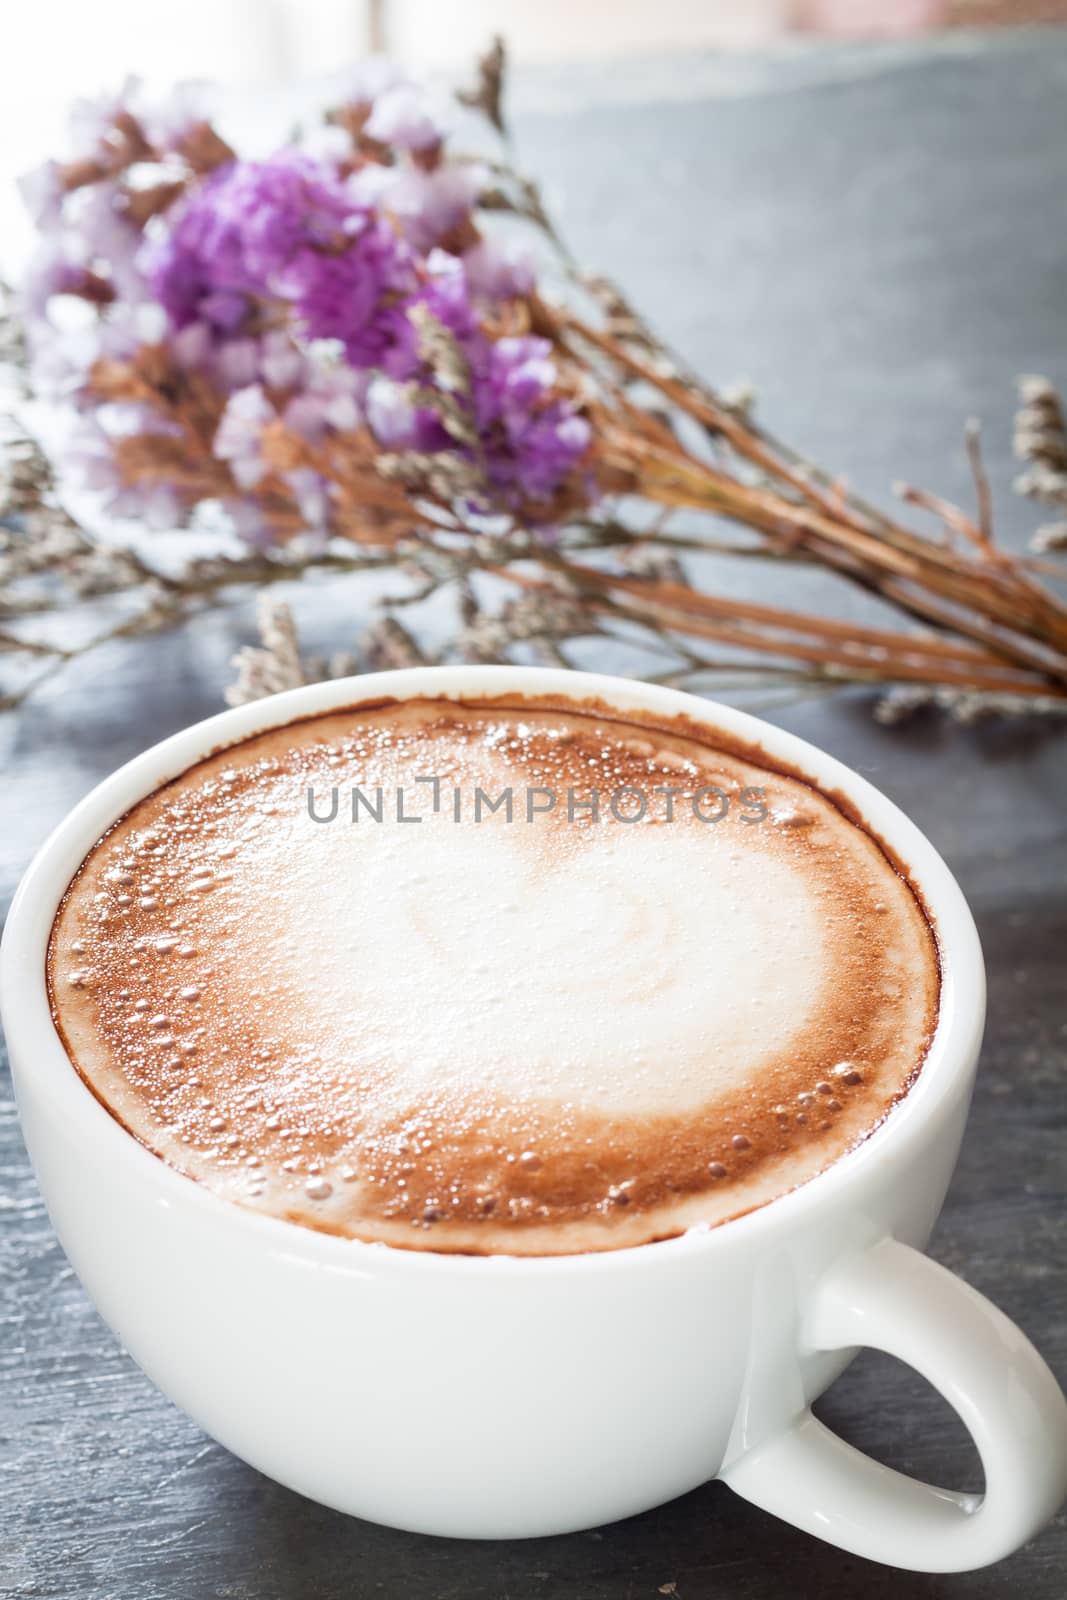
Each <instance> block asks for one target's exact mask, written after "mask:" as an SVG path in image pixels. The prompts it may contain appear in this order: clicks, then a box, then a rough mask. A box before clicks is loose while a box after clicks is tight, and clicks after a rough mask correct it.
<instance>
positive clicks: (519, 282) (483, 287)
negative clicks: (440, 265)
mask: <svg viewBox="0 0 1067 1600" xmlns="http://www.w3.org/2000/svg"><path fill="white" fill-rule="evenodd" d="M463 267H464V271H465V272H466V274H467V283H468V285H469V287H470V292H471V294H472V295H474V296H475V297H476V298H477V299H480V300H485V301H488V302H489V303H490V304H491V303H492V302H493V301H496V300H513V299H517V298H519V297H520V296H522V295H527V294H530V293H531V291H532V290H533V287H534V284H535V283H536V281H537V277H536V273H535V271H534V265H533V260H532V258H531V256H530V254H529V252H528V251H525V250H521V249H518V248H516V247H514V246H508V245H503V244H500V243H498V242H497V241H496V240H495V239H482V240H481V241H480V242H479V243H478V244H476V245H473V246H472V247H471V249H470V250H465V251H464V252H463Z"/></svg>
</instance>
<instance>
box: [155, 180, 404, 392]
mask: <svg viewBox="0 0 1067 1600" xmlns="http://www.w3.org/2000/svg"><path fill="white" fill-rule="evenodd" d="M144 266H145V269H146V271H147V272H148V275H149V277H150V279H151V283H152V287H153V290H154V292H155V294H156V295H157V297H158V298H159V300H160V302H161V304H162V305H163V306H164V307H165V308H166V311H167V314H168V316H169V317H170V319H171V322H172V324H173V326H174V327H175V328H176V329H178V330H181V329H182V328H185V327H186V326H188V324H189V323H191V322H196V321H201V322H206V323H207V324H208V325H209V326H210V327H212V328H213V329H214V330H215V331H216V333H217V335H218V336H223V337H225V336H228V335H230V334H232V333H234V332H235V331H237V330H238V329H240V328H241V327H242V325H244V324H245V323H246V322H248V321H250V320H251V318H252V314H253V312H254V311H255V309H256V308H257V307H261V306H263V305H264V303H265V304H266V307H267V309H268V311H269V307H270V304H271V302H275V303H276V302H282V303H284V304H288V305H289V306H290V307H291V308H292V310H293V312H294V313H295V316H296V318H297V321H298V323H299V325H300V326H301V327H302V329H303V331H304V332H305V333H306V335H307V336H308V337H310V338H312V339H336V340H338V341H339V342H340V344H341V345H342V346H343V347H344V351H345V355H346V357H347V359H348V361H349V362H350V363H351V365H352V366H355V367H375V366H381V365H388V363H389V361H390V357H391V355H392V352H393V350H394V347H395V346H397V344H398V343H399V344H406V343H407V342H408V334H407V327H406V321H407V319H406V317H405V314H404V309H403V302H404V299H405V297H406V296H408V295H410V294H411V293H412V292H413V290H414V288H415V287H416V281H417V280H416V276H415V270H414V264H413V261H412V258H411V255H410V252H408V251H407V250H406V249H405V247H404V246H403V245H402V244H401V242H400V241H399V240H398V239H397V237H396V235H395V234H394V232H393V230H392V229H391V228H390V227H389V226H388V224H387V223H385V222H384V221H382V219H381V218H380V217H378V216H376V215H375V213H374V212H373V211H371V210H369V209H368V208H365V207H360V206H359V205H357V204H355V203H354V202H353V200H352V198H351V196H350V195H349V194H348V193H346V191H345V188H344V186H343V184H341V183H340V182H339V181H338V180H337V179H336V178H335V177H334V176H333V175H332V173H330V172H329V171H327V170H324V169H323V168H322V167H321V166H319V165H318V164H316V163H315V162H312V161H310V160H308V159H307V158H306V157H305V156H302V155H300V154H299V153H298V152H294V151H283V152H282V153H281V154H280V155H277V156H274V157H273V158H272V159H271V160H270V161H264V162H241V161H235V162H231V163H229V164H228V165H227V166H225V167H222V168H220V169H219V171H218V172H216V173H214V174H213V175H212V176H211V177H209V178H208V179H207V180H206V181H205V182H204V183H203V184H201V186H200V188H199V189H198V190H197V191H196V192H195V193H194V194H193V195H192V196H191V197H190V198H189V199H188V200H187V201H186V202H185V203H184V204H183V205H182V206H181V208H180V211H179V213H178V215H177V217H176V219H175V221H174V223H173V225H172V226H171V227H170V229H169V230H168V231H167V233H166V234H165V235H164V236H163V237H162V238H161V239H159V240H158V241H155V242H153V243H151V244H150V245H148V246H147V247H146V251H145V257H144Z"/></svg>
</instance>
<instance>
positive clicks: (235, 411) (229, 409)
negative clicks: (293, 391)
mask: <svg viewBox="0 0 1067 1600" xmlns="http://www.w3.org/2000/svg"><path fill="white" fill-rule="evenodd" d="M276 415H277V413H276V412H275V410H274V407H273V406H272V405H271V403H270V401H269V400H268V399H267V397H266V395H265V394H264V393H263V390H262V389H261V388H260V387H259V385H258V384H251V385H250V386H249V387H248V388H247V389H238V391H237V393H236V394H233V395H231V396H230V399H229V401H228V403H227V405H226V409H225V411H224V412H223V413H222V419H221V421H220V422H219V425H218V428H217V430H216V432H215V443H214V446H213V449H214V453H215V455H216V456H217V457H218V458H219V460H220V461H228V462H229V464H230V471H231V472H232V473H233V478H234V482H235V483H236V484H237V485H238V487H239V488H241V489H254V488H255V486H256V484H257V483H258V482H259V480H260V479H261V478H262V477H263V476H264V474H265V473H266V470H267V464H266V462H265V461H264V460H263V454H262V449H261V443H262V434H263V429H264V428H265V427H266V425H267V423H269V422H273V421H274V420H275V417H276Z"/></svg>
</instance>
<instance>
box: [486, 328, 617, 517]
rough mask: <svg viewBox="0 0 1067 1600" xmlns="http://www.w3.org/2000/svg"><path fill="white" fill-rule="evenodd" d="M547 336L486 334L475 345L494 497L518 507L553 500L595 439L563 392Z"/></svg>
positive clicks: (487, 474) (487, 473)
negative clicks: (494, 338)
mask: <svg viewBox="0 0 1067 1600" xmlns="http://www.w3.org/2000/svg"><path fill="white" fill-rule="evenodd" d="M551 352H552V346H551V345H550V344H549V342H548V341H547V339H532V338H516V339H498V340H497V341H496V342H495V343H493V342H492V341H490V340H484V341H483V342H482V345H481V348H480V349H478V350H476V351H472V352H471V358H472V373H473V392H472V406H471V410H472V415H473V418H474V422H475V424H476V426H477V428H478V433H479V439H480V442H481V444H480V454H481V462H482V466H483V469H484V471H485V474H486V477H487V479H488V481H489V483H490V485H491V487H492V489H493V491H494V498H495V499H497V500H498V501H500V502H502V503H503V504H505V505H507V506H509V507H510V508H511V509H513V510H520V509H527V508H528V507H529V506H530V503H531V502H532V503H534V504H536V503H538V502H544V501H548V500H550V499H551V498H552V496H553V495H554V494H555V492H556V491H557V489H559V487H560V485H561V484H562V482H563V480H564V479H565V478H566V477H567V476H568V474H569V473H570V472H571V471H573V469H574V467H575V466H576V465H577V464H578V462H579V460H580V459H581V457H582V456H583V455H584V453H585V451H586V450H587V449H588V447H589V442H590V439H591V430H590V427H589V424H588V422H587V421H586V420H585V418H584V417H582V416H581V415H580V414H579V413H578V411H577V409H576V407H575V405H574V403H573V402H572V401H571V400H569V399H568V398H566V397H565V396H563V395H561V394H560V393H559V392H558V387H557V385H558V373H557V371H556V367H555V363H554V362H553V361H552V360H551Z"/></svg>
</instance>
